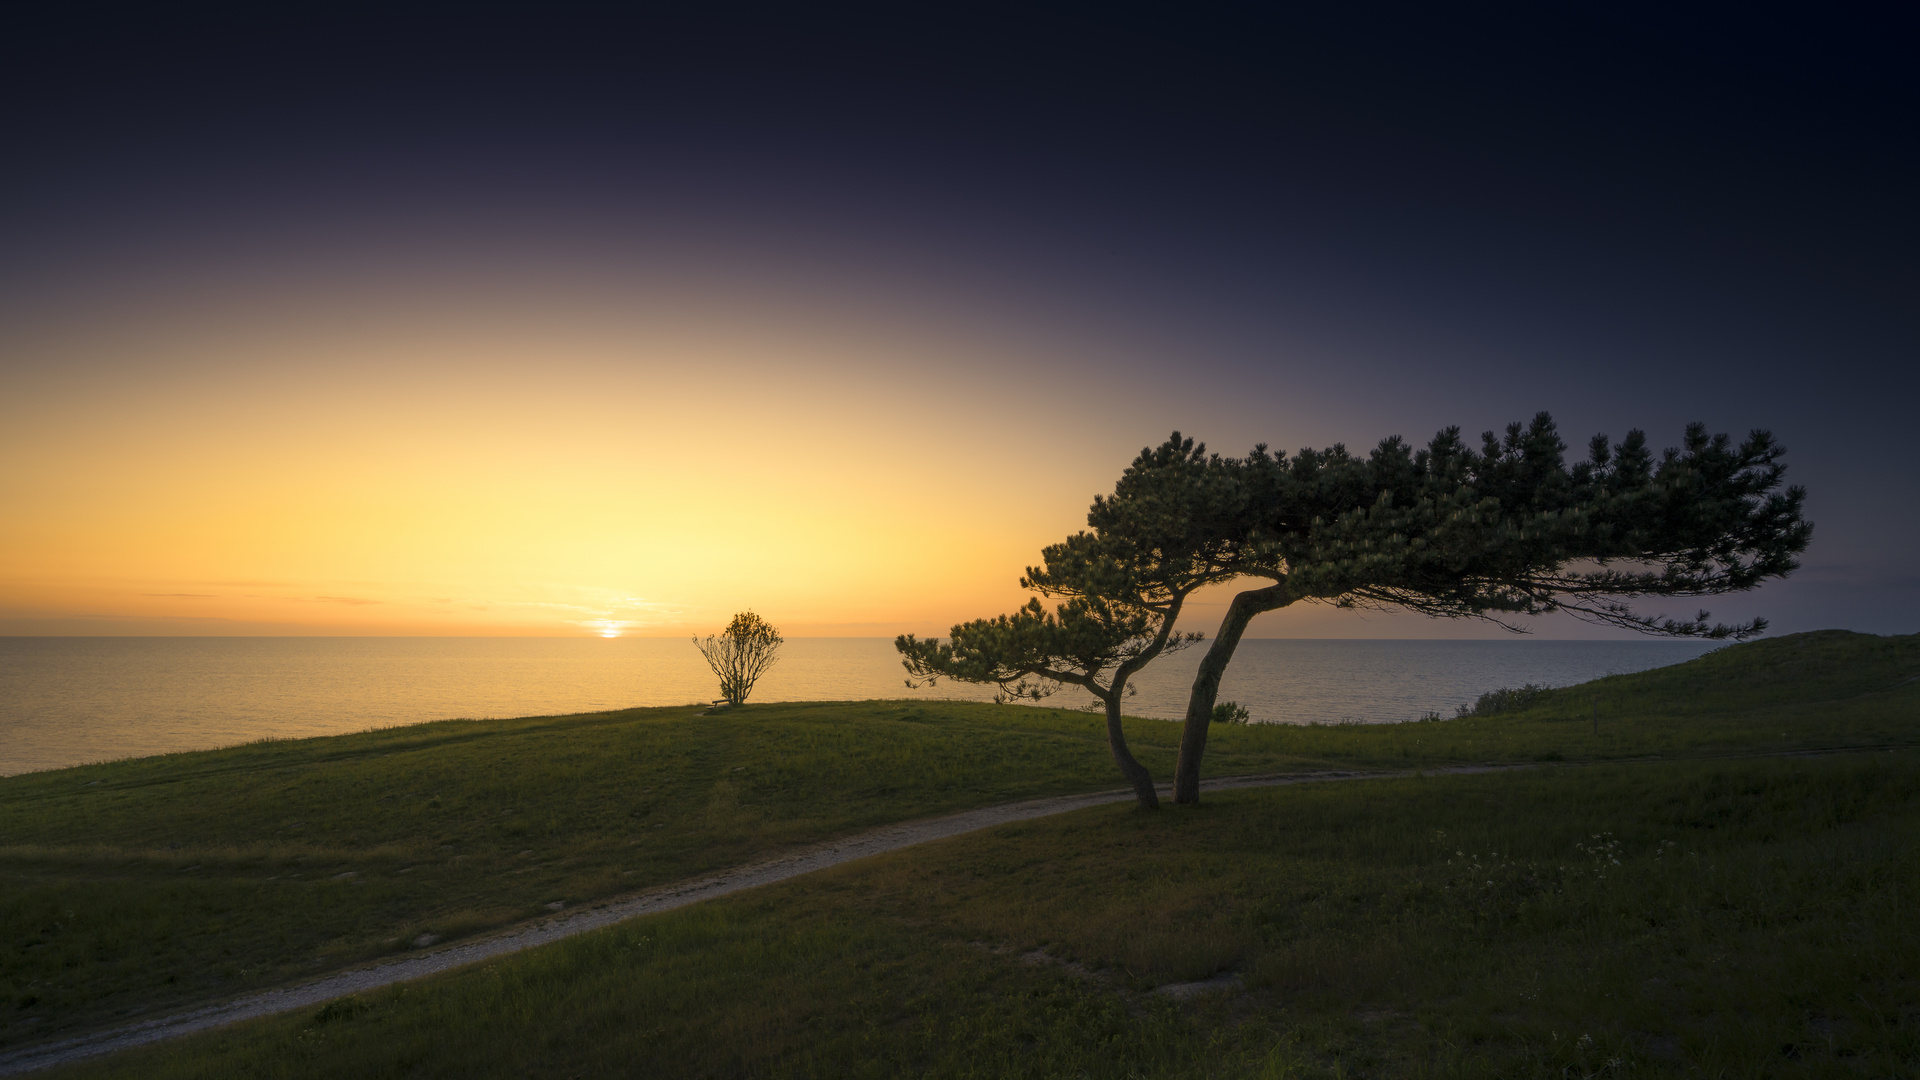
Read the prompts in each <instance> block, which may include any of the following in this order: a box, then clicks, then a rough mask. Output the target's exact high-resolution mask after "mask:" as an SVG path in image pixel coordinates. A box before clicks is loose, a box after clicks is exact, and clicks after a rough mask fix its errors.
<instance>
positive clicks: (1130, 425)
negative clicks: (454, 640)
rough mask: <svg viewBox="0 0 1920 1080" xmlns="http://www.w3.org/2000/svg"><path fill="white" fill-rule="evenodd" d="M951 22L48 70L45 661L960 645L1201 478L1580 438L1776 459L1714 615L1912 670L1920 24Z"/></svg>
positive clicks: (11, 234)
mask: <svg viewBox="0 0 1920 1080" xmlns="http://www.w3.org/2000/svg"><path fill="white" fill-rule="evenodd" d="M905 7H906V6H899V5H896V6H885V7H883V6H878V5H875V6H870V7H832V8H829V7H817V6H816V7H806V8H801V7H798V6H793V5H789V6H785V7H781V8H777V9H773V8H769V9H760V8H755V7H750V6H740V5H710V6H709V5H702V6H700V10H699V11H698V12H691V13H689V12H675V13H662V12H638V13H634V12H629V13H626V14H620V15H608V14H605V13H585V12H576V11H571V10H569V9H567V8H564V7H558V6H551V5H545V6H541V7H538V8H534V7H528V8H526V9H524V10H522V11H519V12H507V11H503V10H499V9H489V10H488V11H485V12H474V13H469V14H466V15H463V16H460V17H457V18H452V19H449V18H447V17H445V16H429V15H425V14H421V15H418V16H416V15H413V14H410V13H409V12H408V11H407V10H405V9H404V8H401V7H384V8H381V9H379V10H377V11H376V10H373V9H365V10H362V9H359V8H355V7H352V6H350V5H346V6H333V5H330V6H328V7H327V8H326V9H325V10H315V11H311V12H305V13H293V14H289V13H284V12H278V11H275V12H263V11H258V10H241V9H235V10H232V11H227V12H218V11H215V10H213V9H208V10H206V11H203V12H201V13H198V14H191V13H181V12H177V11H167V12H152V11H149V12H142V13H128V14H116V13H114V12H113V11H112V10H111V9H106V8H89V9H87V10H86V11H84V12H79V13H77V14H69V15H63V14H61V13H57V12H55V13H43V14H41V15H37V16H33V17H31V18H27V19H25V20H23V21H22V22H21V23H20V24H19V25H18V27H17V29H18V30H19V31H20V32H17V33H11V32H10V33H9V35H8V36H7V39H6V41H5V42H4V43H3V44H0V123H3V124H4V125H5V127H4V130H5V132H6V135H7V143H6V150H5V156H6V158H7V167H6V169H5V170H0V237H4V238H5V240H4V242H0V634H28V635H42V634H211V635H229V634H239V635H247V634H374V635H388V634H432V635H440V634H449V635H464V634H513V635H588V634H613V633H619V634H658V635H668V634H673V635H678V634H686V633H701V632H710V631H711V630H713V629H716V628H718V627H719V626H721V625H723V624H724V623H725V622H726V621H727V619H728V618H729V617H730V615H731V614H732V613H733V612H735V611H738V610H742V609H745V608H752V609H754V610H756V611H757V612H759V613H760V614H761V615H763V616H765V617H766V618H767V619H768V620H769V621H771V622H773V623H774V624H776V625H778V626H780V627H781V628H782V630H783V631H784V632H786V633H787V634H788V635H789V636H796V635H827V636H847V635H857V636H883V635H884V636H891V635H893V634H896V633H901V632H908V631H911V632H915V633H921V634H928V633H935V634H937V633H942V632H944V630H945V629H946V627H947V626H949V625H951V624H952V623H954V622H956V621H960V620H963V619H970V618H976V617H981V616H988V615H993V614H996V613H999V612H1001V611H1005V610H1008V609H1010V608H1012V607H1014V606H1016V605H1018V604H1019V603H1021V602H1023V601H1024V599H1025V596H1024V594H1023V593H1022V592H1021V590H1020V589H1019V587H1018V578H1019V576H1020V574H1021V572H1022V570H1023V569H1024V568H1025V567H1026V566H1027V565H1029V564H1031V563H1033V562H1035V561H1037V558H1038V553H1039V551H1040V549H1041V548H1042V547H1043V546H1045V545H1046V544H1048V543H1051V542H1054V541H1056V540H1058V539H1060V538H1062V537H1064V536H1065V535H1067V534H1069V533H1071V532H1073V531H1075V530H1076V529H1079V528H1081V527H1083V526H1084V524H1085V513H1086V509H1087V506H1088V503H1089V502H1090V501H1091V499H1092V497H1093V496H1094V495H1096V494H1099V493H1103V492H1106V491H1110V490H1111V488H1112V485H1113V483H1114V481H1115V479H1117V477H1118V476H1119V474H1120V472H1121V470H1122V469H1124V468H1125V466H1126V464H1127V463H1128V461H1130V460H1131V459H1132V457H1133V456H1134V454H1136V453H1137V452H1139V450H1140V449H1141V448H1143V447H1145V446H1148V445H1152V444H1157V443H1158V442H1160V441H1161V440H1163V439H1164V438H1165V437H1166V436H1167V435H1168V433H1169V432H1172V431H1175V430H1178V431H1180V432H1182V433H1184V434H1186V435H1191V436H1193V437H1195V438H1197V439H1200V440H1201V441H1203V442H1205V443H1206V444H1207V446H1208V447H1209V448H1210V449H1213V450H1216V451H1219V452H1223V453H1228V454H1241V453H1245V452H1246V451H1247V450H1249V449H1250V448H1252V447H1253V446H1254V445H1255V444H1268V445H1271V446H1273V447H1274V448H1276V449H1282V450H1289V451H1291V450H1295V449H1298V448H1300V447H1303V446H1327V445H1331V444H1333V443H1345V444H1347V445H1348V446H1349V447H1353V448H1355V449H1365V448H1368V447H1371V446H1372V445H1373V444H1374V443H1376V442H1378V441H1379V440H1380V439H1382V438H1384V437H1387V436H1390V435H1403V436H1405V437H1407V438H1409V439H1411V440H1415V441H1418V442H1424V441H1425V440H1426V439H1428V438H1430V437H1431V436H1432V434H1433V433H1434V432H1435V431H1437V430H1439V429H1441V428H1443V427H1448V426H1453V425H1458V426H1460V427H1461V428H1462V429H1464V430H1465V431H1467V432H1468V433H1469V434H1473V433H1477V432H1480V431H1483V430H1486V429H1489V428H1500V427H1504V426H1505V424H1506V423H1508V422H1509V421H1513V420H1523V419H1526V418H1529V417H1531V416H1532V415H1533V414H1534V413H1536V412H1539V411H1542V410H1545V411H1549V412H1551V413H1552V414H1553V415H1554V417H1555V418H1556V419H1557V420H1558V421H1559V423H1560V426H1561V430H1562V432H1563V434H1564V436H1565V437H1566V439H1567V441H1568V442H1569V443H1570V444H1571V445H1573V446H1574V447H1576V448H1577V447H1580V446H1582V445H1584V443H1585V441H1586V440H1587V439H1588V438H1589V437H1590V436H1591V435H1593V434H1594V433H1596V432H1606V433H1608V434H1610V435H1612V436H1613V437H1615V438H1619V437H1621V436H1623V435H1624V434H1625V433H1626V431H1627V430H1628V429H1631V428H1640V429H1644V430H1645V431H1646V432H1647V433H1648V435H1649V437H1650V439H1651V441H1652V442H1653V443H1654V444H1655V445H1656V446H1667V445H1673V444H1676V443H1677V442H1678V441H1679V439H1680V436H1681V433H1682V431H1683V429H1684V427H1685V425H1686V424H1687V423H1688V422H1690V421H1695V420H1698V421H1701V422H1704V423H1706V424H1707V425H1708V426H1709V427H1710V428H1711V429H1713V430H1715V431H1726V432H1730V433H1732V434H1734V435H1736V436H1740V435H1744V434H1745V433H1746V432H1747V431H1749V430H1751V429H1754V428H1765V429H1769V430H1771V431H1772V432H1774V434H1775V435H1776V436H1777V437H1778V438H1779V440H1780V441H1781V442H1782V443H1783V444H1784V445H1785V446H1786V447H1787V449H1788V453H1787V456H1786V461H1787V463H1788V466H1789V479H1790V480H1791V481H1792V482H1794V483H1797V484H1800V485H1803V486H1805V487H1806V489H1807V491H1808V496H1807V515H1808V517H1809V518H1810V519H1811V520H1812V521H1813V522H1814V523H1815V532H1814V538H1813V543H1812V546H1811V548H1810V549H1809V551H1808V552H1807V554H1806V556H1805V558H1804V566H1803V568H1802V569H1801V570H1800V571H1799V572H1798V573H1796V574H1795V575H1793V576H1792V577H1790V578H1788V579H1786V580H1784V581H1777V582H1771V583H1769V584H1767V585H1765V586H1763V587H1762V588H1761V589H1759V590H1757V591H1755V592H1752V593H1749V594H1742V595H1738V596H1729V597H1715V598H1709V599H1708V600H1707V601H1706V602H1705V603H1704V606H1706V607H1708V608H1709V609H1710V610H1712V611H1713V613H1714V615H1715V617H1716V618H1717V619H1726V620H1729V621H1733V620H1742V619H1747V618H1752V617H1754V616H1764V617H1767V618H1769V619H1770V620H1771V621H1772V624H1773V627H1774V629H1775V630H1776V631H1779V632H1790V631H1797V630H1810V629H1819V628H1826V627H1844V628H1849V629H1855V630H1863V631H1869V632H1874V633H1911V632H1914V631H1916V630H1920V616H1917V615H1916V614H1915V612H1916V611H1920V570H1916V569H1915V567H1914V565H1913V562H1912V559H1911V552H1912V550H1913V548H1914V540H1913V537H1914V536H1915V535H1916V533H1920V482H1916V480H1915V478H1914V473H1913V466H1912V453H1911V450H1910V446H1909V442H1910V434H1911V433H1912V432H1913V431H1914V430H1915V423H1914V419H1913V414H1914V410H1915V402H1916V401H1920V375H1917V374H1916V372H1917V371H1920V269H1917V268H1916V263H1915V254H1914V253H1915V252H1916V251H1920V211H1917V210H1916V207H1915V200H1914V199H1913V197H1912V193H1913V192H1914V191H1920V149H1916V142H1917V141H1916V140H1915V139H1914V137H1913V132H1915V131H1916V130H1920V107H1917V106H1920V76H1916V70H1915V65H1913V64H1912V62H1911V57H1912V56H1913V55H1914V54H1915V47H1916V45H1920V40H1916V39H1917V38H1920V35H1916V33H1915V29H1916V26H1915V22H1914V20H1913V17H1912V16H1910V15H1902V14H1901V13H1899V12H1894V11H1891V10H1890V8H1891V6H1888V8H1889V10H1880V9H1864V8H1863V9H1860V10H1850V9H1847V8H1845V7H1826V6H1823V7H1821V8H1819V9H1817V10H1816V9H1810V8H1802V9H1793V10H1789V9H1771V8H1765V7H1760V6H1747V7H1743V8H1741V9H1739V10H1738V11H1731V12H1730V11H1722V10H1719V9H1714V8H1706V7H1701V8H1687V7H1683V6H1682V7H1676V6H1674V5H1663V6H1660V7H1657V8H1655V7H1645V8H1640V7H1634V6H1631V5H1604V6H1602V5H1589V6H1586V7H1584V8H1582V9H1579V10H1572V9H1570V8H1568V6H1566V5H1554V6H1552V7H1553V8H1555V10H1551V11H1549V10H1546V8H1547V7H1549V6H1546V5H1532V6H1525V7H1512V8H1493V7H1487V8H1479V9H1474V10H1472V11H1462V10H1446V11H1440V10H1436V9H1430V8H1405V9H1402V8H1394V7H1386V6H1364V5H1336V6H1317V7H1312V8H1306V7H1301V8H1287V7H1272V8H1267V9H1265V10H1263V11H1261V12H1257V13H1255V12H1249V11H1247V10H1245V9H1239V8H1234V9H1229V8H1219V9H1213V8H1207V7H1204V6H1186V5H1182V6H1180V7H1178V8H1177V9H1176V8H1174V7H1173V6H1169V5H1161V6H1157V7H1146V6H1127V5H1108V6H1103V7H1101V8H1099V9H1071V8H1066V7H1048V6H1044V5H1023V6H1019V7H990V6H975V5H967V6H965V7H964V10H962V9H961V6H959V5H953V6H951V7H953V8H954V10H951V11H947V12H944V13H940V14H931V13H927V12H910V11H906V10H904V8H905ZM1329 7H1332V8H1337V10H1328V8H1329ZM1202 601H1203V602H1202V603H1200V604H1199V605H1198V607H1197V608H1196V609H1195V611H1194V613H1193V619H1192V628H1195V629H1202V630H1205V629H1209V628H1210V626H1211V622H1212V621H1213V620H1217V618H1218V615H1219V613H1220V610H1221V607H1222V605H1223V603H1224V596H1223V595H1219V594H1210V595H1208V596H1206V597H1203V598H1202ZM1697 606H1701V605H1697V604H1692V603H1688V602H1674V603H1667V604H1655V605H1651V606H1650V607H1649V610H1655V611H1664V612H1666V613H1668V614H1674V615H1689V616H1690V615H1692V614H1693V610H1694V608H1695V607H1697ZM1669 609H1671V610H1669ZM1532 629H1533V630H1534V631H1535V632H1536V633H1538V634H1540V635H1542V636H1547V637H1583V636H1586V637H1611V636H1619V635H1620V632H1619V631H1607V630H1598V629H1595V628H1591V627H1587V626H1584V625H1583V624H1579V623H1575V622H1572V621H1570V620H1567V619H1564V618H1547V619H1543V620H1539V621H1538V622H1537V623H1536V624H1535V625H1534V626H1533V627H1532ZM1504 633H1505V631H1502V630H1499V629H1498V628H1495V627H1489V626H1486V625H1484V624H1478V623H1463V622H1455V621H1433V620H1428V619H1423V618H1420V617H1416V616H1411V615H1394V614H1390V613H1377V612H1374V613H1361V612H1352V611H1337V610H1333V609H1330V608H1327V607H1324V606H1315V605H1298V606H1296V607H1294V608H1291V609H1287V610H1284V611H1281V612H1275V613H1272V614H1269V615H1264V616H1261V617H1260V619H1259V620H1258V621H1256V623H1255V624H1254V627H1253V630H1252V634H1253V635H1254V636H1271V637H1390V638H1391V637H1436V636H1437V637H1484V636H1498V635H1503V634H1504Z"/></svg>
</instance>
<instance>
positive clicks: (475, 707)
mask: <svg viewBox="0 0 1920 1080" xmlns="http://www.w3.org/2000/svg"><path fill="white" fill-rule="evenodd" d="M1714 647H1715V645H1714V644H1713V643H1709V642H1699V641H1686V640H1641V641H1550V640H1537V639H1530V638H1528V639H1511V640H1498V641H1484V640H1483V641H1430V640H1422V641H1374V640H1345V639H1343V640H1300V639H1277V640H1248V641H1243V642H1242V643H1241V644H1240V648H1239V650H1238V652H1237V653H1236V654H1235V656H1234V660H1233V666H1232V667H1231V668H1229V669H1228V671H1227V675H1226V678H1225V680H1224V682H1223V683H1222V686H1221V693H1220V699H1221V700H1223V701H1228V700H1230V701H1237V702H1239V703H1240V704H1241V705H1244V706H1246V707H1247V709H1248V710H1249V712H1250V713H1251V714H1252V718H1253V720H1254V721H1255V722H1259V723H1276V724H1304V723H1342V722H1346V723H1354V722H1358V723H1393V722H1396V721H1404V720H1414V719H1418V718H1419V717H1421V716H1422V715H1423V714H1426V713H1429V712H1437V713H1440V714H1442V715H1444V716H1452V715H1454V712H1455V709H1456V708H1457V707H1458V706H1460V705H1462V704H1465V703H1469V702H1471V701H1473V700H1474V699H1475V698H1477V697H1478V696H1479V695H1480V694H1482V693H1485V692H1486V691H1488V690H1494V689H1498V688H1500V687H1504V686H1521V685H1524V684H1527V683H1536V684H1543V685H1547V686H1567V685H1572V684H1574V683H1580V682H1585V681H1587V680H1589V679H1595V678H1599V677H1601V676H1603V675H1610V674H1619V673H1626V672H1633V671H1644V670H1647V669H1649V668H1656V667H1662V666H1665V665H1668V664H1676V663H1681V662H1684V661H1687V660H1691V659H1693V658H1694V657H1696V656H1699V655H1701V654H1702V653H1704V652H1706V651H1708V650H1709V649H1712V648H1714ZM1202 649H1204V645H1203V646H1200V647H1196V648H1194V649H1191V650H1188V651H1186V652H1182V653H1177V654H1175V655H1172V656H1168V657H1163V658H1162V659H1160V660H1159V661H1157V662H1156V663H1155V664H1153V665H1151V666H1150V667H1148V668H1147V669H1146V670H1145V671H1144V672H1142V673H1141V674H1140V675H1139V676H1137V677H1136V678H1135V680H1134V686H1135V689H1136V693H1135V696H1134V697H1132V698H1131V699H1130V700H1129V701H1128V703H1127V706H1126V711H1127V712H1128V714H1130V715H1134V716H1143V717H1153V718H1160V719H1165V720H1178V719H1179V718H1180V717H1181V716H1182V715H1184V713H1185V710H1186V700H1187V689H1188V687H1189V686H1190V684H1191V683H1192V679H1193V673H1194V671H1195V670H1196V668H1197V666H1198V664H1199V661H1200V655H1201V651H1202ZM717 695H718V687H717V685H716V681H715V679H714V677H713V674H712V672H710V671H709V670H708V669H707V667H706V663H705V661H704V660H702V659H701V657H700V655H699V653H698V652H697V651H696V650H695V649H694V647H693V644H692V642H691V641H689V640H687V639H685V638H640V637H629V638H613V639H602V638H477V637H454V638H425V637H415V638H406V637H377V638H376V637H245V638H214V637H42V638H35V637H0V775H11V774H14V773H22V772H31V771H35V770H40V769H57V768H63V767H65V766H69V765H80V764H86V763H90V762H97V761H108V760H115V759H119V758H128V757H143V756H147V755H151V754H166V753H173V752H176V751H182V750H202V749H210V748H214V747H221V746H233V745H237V744H240V743H246V742H253V741H257V740H261V739H291V738H304V737H307V736H313V735H337V734H342V733H345V732H352V731H365V730H368V729H371V728H384V727H393V726H397V725H401V724H415V723H421V722H424V721H430V720H447V719H457V718H466V719H479V718H488V717H512V716H547V715H559V714H566V713H579V712H596V711H601V710H607V709H622V708H630V707H634V706H645V705H682V704H688V703H691V702H704V701H710V700H711V699H713V698H714V697H716V696H717ZM991 697H992V690H991V688H986V687H980V686H972V685H968V684H965V683H951V682H942V683H939V684H937V685H934V686H922V687H918V688H910V687H908V686H907V685H906V675H905V672H904V671H903V670H902V669H901V667H900V658H899V656H898V655H897V654H896V653H895V652H894V649H893V642H892V640H891V639H887V638H792V639H789V640H788V641H787V642H786V644H785V645H784V646H783V647H782V649H781V650H780V656H779V662H778V663H777V664H776V665H775V666H774V668H773V669H772V670H771V671H769V672H768V673H767V674H766V675H765V676H764V677H763V678H762V679H761V681H760V683H759V685H758V686H756V687H755V688H754V691H753V697H752V700H753V701H858V700H866V699H870V698H919V699H939V698H950V699H964V700H988V699H990V698H991ZM1091 701H1092V698H1091V695H1089V694H1087V693H1086V692H1085V691H1083V690H1076V689H1074V688H1071V687H1069V688H1064V689H1062V690H1061V691H1060V692H1059V693H1057V694H1055V695H1054V696H1053V697H1051V698H1049V699H1047V701H1046V702H1045V704H1048V705H1058V706H1065V707H1069V708H1078V707H1083V706H1086V705H1089V704H1090V703H1091Z"/></svg>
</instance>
